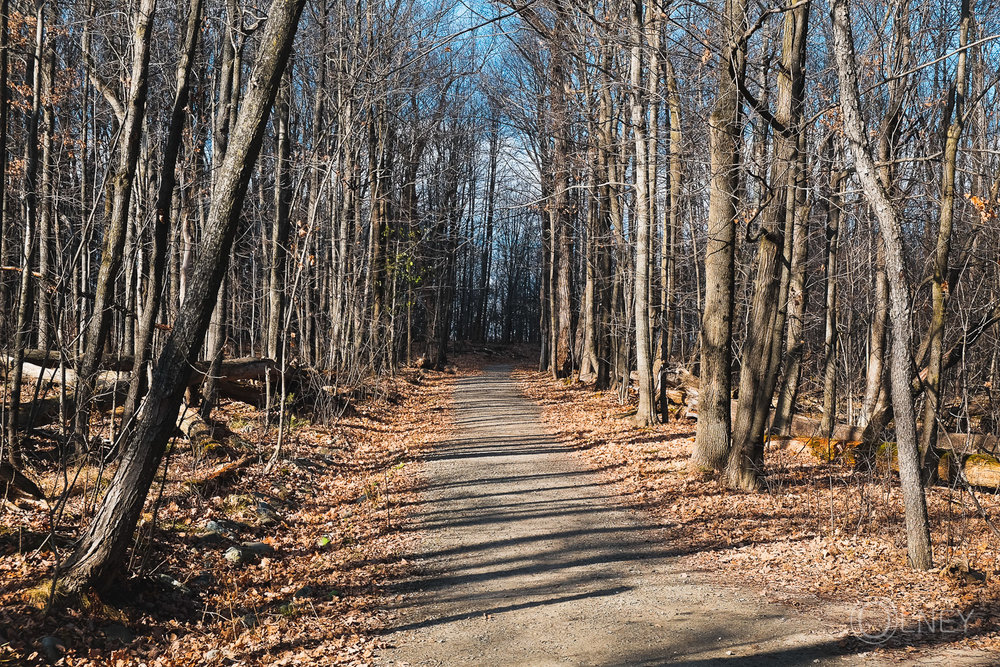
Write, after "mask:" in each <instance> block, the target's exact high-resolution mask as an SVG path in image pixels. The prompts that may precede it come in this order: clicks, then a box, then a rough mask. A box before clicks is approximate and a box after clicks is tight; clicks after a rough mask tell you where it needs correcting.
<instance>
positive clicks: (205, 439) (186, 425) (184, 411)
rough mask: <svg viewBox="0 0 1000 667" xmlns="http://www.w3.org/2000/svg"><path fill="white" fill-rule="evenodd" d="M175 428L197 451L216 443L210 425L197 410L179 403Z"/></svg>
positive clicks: (206, 448)
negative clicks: (179, 407)
mask: <svg viewBox="0 0 1000 667" xmlns="http://www.w3.org/2000/svg"><path fill="white" fill-rule="evenodd" d="M177 430H179V431H180V432H181V433H183V434H184V436H185V437H186V438H187V439H188V440H189V441H190V442H191V447H192V448H193V449H195V450H196V451H198V452H199V453H202V452H204V451H205V450H208V449H212V448H213V446H216V445H218V443H217V442H215V440H214V430H213V429H212V427H211V425H209V423H208V422H206V421H205V420H204V419H202V418H201V415H200V414H199V413H198V410H196V409H194V408H190V407H188V406H187V405H186V404H182V405H181V409H180V412H179V413H178V415H177Z"/></svg>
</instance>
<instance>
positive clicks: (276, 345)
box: [267, 69, 292, 364]
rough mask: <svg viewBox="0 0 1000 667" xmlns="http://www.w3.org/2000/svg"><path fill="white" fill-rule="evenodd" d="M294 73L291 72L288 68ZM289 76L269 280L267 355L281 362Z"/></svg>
mask: <svg viewBox="0 0 1000 667" xmlns="http://www.w3.org/2000/svg"><path fill="white" fill-rule="evenodd" d="M289 72H291V69H289ZM289 81H290V76H289V74H287V73H286V75H285V83H284V84H283V85H282V87H281V91H280V92H279V94H278V101H277V103H276V104H275V112H276V113H275V126H276V128H277V134H278V136H277V141H276V146H275V156H274V225H273V226H272V228H271V275H270V278H269V280H268V300H269V302H270V310H269V311H268V316H267V317H268V319H267V356H268V357H270V358H271V359H277V360H278V363H279V364H280V363H281V359H280V352H281V348H282V345H281V329H282V320H283V319H284V316H285V263H286V257H287V255H288V249H287V246H288V232H289V229H290V228H291V222H290V217H289V205H290V204H291V200H292V175H291V164H290V161H289V158H290V155H291V148H290V144H291V141H290V139H289V136H288V109H289V99H288V98H289V96H290V95H291V85H290V83H289Z"/></svg>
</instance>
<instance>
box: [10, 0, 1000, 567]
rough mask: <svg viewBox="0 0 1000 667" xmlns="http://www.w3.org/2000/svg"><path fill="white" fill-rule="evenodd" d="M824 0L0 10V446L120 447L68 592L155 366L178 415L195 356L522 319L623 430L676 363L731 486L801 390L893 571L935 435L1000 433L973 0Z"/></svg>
mask: <svg viewBox="0 0 1000 667" xmlns="http://www.w3.org/2000/svg"><path fill="white" fill-rule="evenodd" d="M300 5H302V3H301V2H298V1H292V0H276V1H275V4H274V8H273V12H274V13H276V15H277V14H280V15H281V16H284V17H285V18H287V19H289V20H291V19H290V17H291V16H292V15H293V14H295V15H296V16H297V12H299V10H300V9H301V7H300ZM833 8H834V9H835V10H836V12H842V13H843V18H842V20H841V22H840V23H839V24H837V23H833V22H831V21H829V20H828V17H827V16H826V15H825V14H823V13H822V12H821V11H820V8H819V6H818V5H815V4H814V3H810V2H791V1H789V2H785V1H784V0H776V1H775V2H771V3H764V4H757V5H751V4H750V3H747V2H745V1H744V0H719V2H716V3H709V4H708V5H705V4H698V3H687V2H680V3H675V4H671V5H669V6H663V5H657V4H654V3H643V2H641V0H602V1H599V2H598V1H595V2H589V3H580V2H576V3H569V2H564V1H563V0H544V1H542V2H536V3H532V4H524V3H506V2H498V3H495V5H494V6H493V7H492V9H491V10H490V11H493V12H495V13H493V14H489V13H488V12H487V14H488V15H485V16H481V17H475V16H472V15H471V14H469V12H468V11H466V10H460V9H459V8H458V7H457V6H456V5H453V4H450V3H449V2H447V1H445V0H442V1H441V2H434V3H424V2H416V1H415V0H405V1H403V2H392V3H386V2H382V1H381V0H365V1H364V2H359V3H348V4H338V3H325V2H317V1H316V0H305V3H304V9H301V18H300V19H296V20H295V21H293V23H295V24H297V26H298V27H297V30H295V31H294V32H295V34H296V35H297V37H295V39H294V46H292V47H289V48H291V54H290V55H289V56H288V58H289V63H290V65H289V67H288V68H285V67H284V66H283V65H282V62H283V57H282V58H281V59H280V60H281V61H282V62H278V61H273V62H272V61H271V60H269V59H268V57H269V56H270V55H272V54H273V55H280V53H279V50H274V49H272V50H268V49H267V48H265V47H264V46H263V45H264V41H263V40H265V38H266V36H267V35H270V34H271V33H270V32H268V31H270V30H272V27H273V26H272V23H269V22H268V23H266V22H265V21H264V19H263V18H262V17H261V16H260V11H259V10H258V8H257V7H256V5H249V4H246V3H243V2H241V1H240V0H187V1H182V0H158V1H157V2H155V3H154V2H153V0H142V1H140V2H136V3H134V6H127V7H126V6H124V5H121V4H120V3H110V2H107V1H106V0H87V1H86V2H82V3H76V4H69V5H65V6H63V5H60V6H59V7H58V8H57V7H56V6H55V5H54V4H53V3H51V2H49V1H48V0H37V1H36V0H0V167H3V168H0V177H2V180H0V223H2V224H0V348H2V350H0V352H2V357H0V366H2V368H3V378H4V381H5V384H4V387H5V393H4V409H3V412H2V417H3V426H4V428H3V443H2V444H3V457H4V458H5V459H6V460H7V461H8V465H7V468H5V469H6V470H8V471H19V472H23V471H25V470H26V469H27V468H30V467H31V466H32V465H33V464H34V463H36V462H37V461H39V460H41V455H42V453H43V451H44V452H45V454H46V456H49V455H52V454H53V453H54V455H55V458H57V459H59V460H60V465H65V466H69V465H71V464H73V463H76V464H81V463H82V462H85V461H88V460H92V461H95V460H98V459H100V460H106V459H113V458H115V457H122V458H120V459H118V461H119V463H120V465H119V467H118V470H119V478H116V481H115V483H114V485H113V487H112V488H114V489H116V491H115V492H114V493H109V494H108V496H107V498H105V500H104V505H102V507H104V506H106V507H107V509H102V511H101V514H100V515H99V516H100V520H99V521H97V520H95V522H94V523H93V527H92V528H90V529H88V533H87V537H86V538H85V540H84V548H83V550H82V551H80V552H78V554H77V556H76V557H75V558H74V560H73V561H72V563H73V564H72V567H71V569H70V570H69V572H70V573H71V577H72V580H73V581H74V582H77V583H78V584H79V585H81V586H82V585H85V584H86V583H87V582H105V581H106V576H107V575H108V573H109V572H110V570H109V569H108V568H107V565H106V563H109V562H114V561H115V560H116V559H117V558H119V557H120V555H121V553H122V551H121V550H122V549H125V548H127V543H128V541H129V538H130V537H131V532H132V529H133V528H134V519H133V518H132V517H133V515H135V512H137V511H138V510H137V509H136V508H137V507H138V508H141V506H142V502H143V501H144V500H145V492H144V484H146V481H145V480H146V479H147V478H148V477H149V476H150V475H152V474H153V472H155V469H156V466H157V465H159V462H160V458H159V454H158V453H157V452H159V451H161V450H160V448H162V447H163V444H164V442H165V440H164V438H166V437H168V436H169V434H170V430H171V428H172V422H171V420H172V419H173V418H174V416H175V415H173V414H170V413H171V412H172V411H174V410H175V409H176V407H177V406H176V405H175V402H176V401H180V400H181V399H180V398H178V397H179V396H181V394H179V393H177V390H178V387H181V385H183V389H184V393H186V395H185V396H183V397H182V398H183V401H184V404H185V405H187V406H188V407H191V408H195V407H197V408H199V409H200V415H201V417H202V418H204V419H209V420H210V419H211V417H212V414H213V408H214V406H215V405H216V397H217V396H225V395H226V394H227V392H229V394H230V395H234V394H236V393H238V392H237V391H236V389H237V388H234V386H233V384H232V383H229V382H227V381H226V378H225V377H222V373H221V371H220V369H222V368H223V367H227V366H225V364H226V363H228V362H226V359H227V358H234V357H254V358H258V359H266V360H268V361H266V362H262V363H263V364H264V366H262V367H265V366H266V367H267V368H273V367H274V364H277V365H280V366H281V367H283V368H286V369H287V368H296V369H298V370H299V371H301V372H302V373H303V374H306V375H308V377H309V378H310V382H311V383H312V385H314V386H315V387H330V386H333V385H338V384H344V383H356V382H359V381H363V380H364V379H365V378H368V377H370V376H371V374H373V373H383V372H384V373H391V372H393V371H394V369H396V368H398V367H399V366H400V365H401V364H404V363H409V362H414V361H416V360H417V359H418V358H422V359H423V362H424V363H426V364H428V365H431V366H442V365H443V364H444V363H445V362H446V359H447V356H448V354H449V352H450V350H451V349H452V348H451V346H452V344H453V342H454V341H475V342H476V343H484V344H489V343H493V342H503V343H518V342H536V341H537V342H540V343H541V345H540V354H539V367H540V368H541V369H543V370H546V371H548V372H550V373H552V374H553V375H554V376H555V377H559V378H573V377H578V376H576V374H577V373H579V376H582V377H583V378H584V379H592V380H593V382H594V385H595V387H596V388H598V389H600V390H615V391H617V393H618V396H619V397H620V399H621V400H622V402H623V403H624V402H629V401H631V400H632V399H633V396H632V392H633V390H637V391H636V394H637V396H635V398H637V399H638V402H637V409H636V414H635V419H636V421H637V422H638V423H639V424H642V425H649V424H652V423H654V422H656V421H657V420H666V419H669V418H670V416H671V405H670V402H669V396H668V393H669V392H668V391H667V389H668V387H667V378H668V376H669V375H671V374H672V373H676V372H677V369H678V367H680V366H684V367H686V368H687V369H688V370H690V371H692V372H694V374H695V375H697V376H698V377H699V380H700V386H699V387H698V391H699V406H698V410H699V415H698V417H699V419H698V425H697V432H696V438H695V446H694V452H693V456H692V460H691V464H692V466H693V467H694V468H696V469H698V470H701V471H703V472H705V473H707V474H719V475H720V476H721V478H722V479H723V480H724V483H726V484H727V485H728V486H730V487H732V488H735V489H743V490H755V489H759V488H762V487H763V485H764V484H765V483H766V474H767V461H766V460H765V442H766V439H767V438H768V437H769V433H771V432H772V431H787V430H788V429H789V428H791V425H792V423H793V420H794V418H795V413H796V411H798V410H802V409H803V408H804V407H805V408H808V409H809V410H811V411H815V412H821V413H822V414H821V417H822V422H821V424H822V426H821V431H822V435H825V436H830V435H833V434H834V432H835V427H836V426H837V425H838V424H844V423H848V424H856V425H859V426H864V427H866V429H867V430H866V433H865V439H866V441H867V444H866V446H867V448H868V449H869V450H871V449H873V448H875V447H877V446H878V444H879V443H881V442H883V441H884V440H886V439H889V440H890V441H896V442H898V447H897V449H898V450H899V452H900V455H901V459H900V461H901V465H900V469H901V470H902V471H903V475H902V476H903V482H904V485H905V488H906V494H907V508H908V509H907V516H908V522H909V523H908V525H909V526H910V536H911V546H913V550H911V560H912V561H913V563H914V564H915V565H917V566H924V565H926V564H927V563H928V562H929V560H927V559H928V558H929V555H928V554H929V551H927V550H926V549H925V548H924V547H923V546H920V544H919V543H920V540H921V539H922V538H921V533H920V529H919V525H920V524H921V522H922V521H923V520H922V519H921V518H920V511H919V498H920V497H921V494H920V480H921V476H922V478H923V479H924V480H926V479H927V478H928V477H929V476H930V475H931V474H932V471H933V468H934V466H933V465H932V464H933V462H934V451H935V444H936V438H937V436H938V435H939V433H940V432H941V430H943V429H952V430H968V429H973V428H978V429H979V430H982V431H984V432H993V431H994V430H995V428H996V427H995V424H997V423H1000V414H997V413H998V412H1000V407H997V406H1000V400H998V397H997V396H996V392H995V387H997V386H998V383H1000V353H998V352H997V349H1000V346H998V345H997V342H998V341H997V325H998V321H1000V309H998V307H997V304H996V301H997V294H998V293H1000V271H998V270H997V265H996V262H994V261H992V260H991V259H990V255H989V253H990V249H991V248H994V247H996V245H997V243H998V241H1000V225H998V224H997V219H998V218H997V210H998V193H1000V179H998V178H997V176H996V173H997V171H998V160H1000V157H998V156H1000V146H998V142H1000V126H998V124H1000V120H998V119H997V118H996V114H990V113H989V110H990V109H991V108H992V107H993V106H995V102H996V100H997V85H998V77H997V75H996V74H995V71H996V70H997V67H996V64H997V63H998V62H1000V51H998V48H1000V47H998V44H1000V42H998V41H997V40H995V39H994V38H995V37H996V35H997V34H998V31H1000V25H998V21H1000V19H998V16H1000V14H998V13H997V12H996V11H993V10H995V7H993V5H991V4H990V2H989V0H984V1H982V2H975V1H973V0H967V1H964V2H963V3H959V4H957V5H954V6H953V5H947V4H945V5H942V4H941V3H937V4H935V3H930V2H925V1H924V0H906V1H905V2H904V1H902V0H892V1H891V2H888V1H887V2H876V3H874V4H873V5H871V7H870V11H868V12H865V13H861V12H855V13H854V16H853V18H850V19H849V18H848V12H847V11H846V5H844V4H843V3H842V2H837V3H833ZM479 9H481V10H483V11H484V12H485V11H486V8H485V7H480V8H479ZM848 29H849V30H848ZM845 30H847V33H844V31H845ZM282 34H285V33H282ZM290 34H291V33H288V34H287V35H285V36H287V38H288V40H289V44H291V40H292V38H291V36H290ZM834 38H836V39H834ZM834 44H840V46H839V47H838V49H834V48H833V45H834ZM256 54H264V55H261V56H257V55H256ZM265 56H268V57H265ZM268 63H270V65H269V64H268ZM272 65H273V68H274V69H273V71H271V73H270V74H268V75H267V76H265V75H264V74H262V72H263V69H262V68H264V67H265V66H267V67H270V66H272ZM851 66H853V69H854V72H855V74H854V78H855V79H856V81H855V83H853V84H852V83H850V80H851V74H850V71H849V70H850V67H851ZM845 67H846V68H845ZM260 77H264V79H266V82H265V81H264V80H263V79H261V78H260ZM275 77H277V78H275ZM282 77H283V78H282ZM272 83H273V85H274V88H273V90H272V89H271V86H272ZM845 85H846V88H844V86H845ZM255 86H263V88H256V87H255ZM845 90H846V91H847V93H850V92H851V91H856V92H857V97H858V100H857V104H854V103H853V102H852V101H851V99H850V97H851V96H850V94H845V92H844V91H845ZM265 93H266V94H265ZM271 97H274V98H275V99H276V100H277V103H276V104H274V105H273V108H272V105H271V102H270V100H271ZM251 139H252V141H251V143H250V144H247V143H246V142H247V141H250V140H251ZM866 156H867V157H866ZM869 162H870V164H869ZM227 165H228V166H227ZM233 179H236V180H233ZM873 179H874V180H873ZM241 183H242V185H241ZM243 189H245V192H244V191H243ZM226 202H228V203H226ZM220 230H222V231H220ZM206 299H208V300H211V301H212V303H211V309H210V310H211V313H212V315H211V318H210V322H209V323H208V324H206V325H205V326H206V327H207V332H201V333H199V331H201V325H202V320H203V317H207V316H206V315H205V308H203V306H205V302H206ZM205 307H207V306H205ZM203 337H205V338H206V339H207V340H206V342H205V344H202V342H203V341H202V338H203ZM182 360H183V364H186V368H187V369H188V371H189V370H190V367H191V365H192V364H197V370H198V373H193V374H191V377H192V378H194V379H191V378H187V375H188V371H185V370H183V369H182V368H181V365H182ZM268 364H270V365H268ZM42 367H45V368H47V369H48V370H45V368H42ZM213 368H214V370H213ZM110 371H114V372H125V373H130V375H122V376H113V375H109V374H108V372H110ZM262 377H263V378H264V379H265V380H266V386H265V388H264V390H263V391H261V392H260V394H261V395H260V396H259V397H248V396H247V395H246V392H244V393H243V394H241V397H242V398H243V399H244V400H254V401H256V402H258V403H259V404H260V405H261V406H262V407H265V408H267V409H268V410H270V411H273V409H274V408H277V409H278V411H279V412H280V413H281V414H282V415H283V414H284V413H283V412H282V411H283V410H284V407H285V406H286V404H287V401H285V400H282V397H281V396H279V395H278V394H280V393H281V391H282V389H281V387H282V386H283V385H281V384H280V383H275V382H274V380H275V378H277V377H278V376H277V375H274V374H273V373H271V372H270V371H265V372H264V373H263V376H262ZM282 377H287V375H284V374H283V375H282ZM200 378H204V379H205V381H204V382H202V381H201V380H200ZM126 387H127V391H126ZM286 389H287V387H286ZM328 396H329V393H326V392H324V391H316V392H315V396H314V397H313V398H314V399H315V400H316V402H317V404H318V407H317V413H322V412H323V410H324V407H323V406H324V401H329V399H328ZM814 401H815V402H814ZM657 402H659V403H658V404H657ZM122 404H124V409H123V410H121V411H117V410H114V408H117V407H118V406H121V405H122ZM156 406H160V407H156ZM918 415H920V416H921V419H920V420H919V422H918V420H917V416H918ZM894 418H895V420H894ZM279 420H280V418H279ZM907 424H910V425H909V426H908V425H907ZM140 443H142V444H140ZM914 451H915V452H916V459H914V455H913V453H914ZM139 452H141V453H139ZM914 460H915V463H914ZM911 464H914V465H916V466H917V468H916V472H915V473H914V468H913V466H912V465H911ZM29 472H30V471H29ZM6 476H7V477H13V472H10V474H7V475H6ZM129 489H130V491H128V493H126V491H125V490H129ZM129 493H131V494H132V495H131V496H129V497H128V498H126V495H128V494H129ZM136 516H137V515H136ZM118 522H121V523H120V524H119V523H118ZM130 522H131V524H130ZM112 525H114V526H115V527H114V531H117V532H114V536H115V537H114V539H111V540H109V541H108V544H109V546H108V548H107V549H104V547H101V548H98V547H97V546H96V545H98V544H99V543H102V542H103V538H102V537H101V536H102V535H103V536H108V535H111V533H109V532H108V531H110V530H112V529H111V526H112ZM102 531H103V532H102ZM112 543H113V546H110V545H112ZM122 545H125V546H122ZM112 551H113V552H114V553H112ZM93 563H104V564H101V565H95V564H93Z"/></svg>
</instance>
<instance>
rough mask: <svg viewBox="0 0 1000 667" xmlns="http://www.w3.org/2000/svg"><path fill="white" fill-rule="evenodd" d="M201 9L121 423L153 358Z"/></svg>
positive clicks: (165, 173) (176, 109) (175, 110)
mask: <svg viewBox="0 0 1000 667" xmlns="http://www.w3.org/2000/svg"><path fill="white" fill-rule="evenodd" d="M201 7H202V0H192V2H191V7H190V9H189V11H188V20H187V26H186V31H185V35H184V47H183V50H182V51H181V57H180V60H179V61H178V63H177V89H176V91H175V92H174V102H173V107H172V109H171V112H170V127H169V128H168V129H167V138H166V140H165V141H164V143H163V164H162V166H161V168H160V185H159V188H158V189H157V192H156V204H155V211H154V216H155V217H154V226H153V248H152V256H151V258H150V271H149V282H148V284H147V285H146V299H145V305H144V306H143V311H142V319H141V321H140V322H139V332H138V335H137V336H136V345H135V365H134V366H133V368H132V381H131V382H130V384H129V388H128V398H127V399H126V401H125V409H124V412H123V413H122V424H128V423H129V422H130V421H131V419H132V416H133V415H134V414H135V411H136V408H137V407H138V404H139V397H140V395H141V394H142V393H143V392H144V391H145V388H146V365H147V363H148V362H149V360H150V358H151V357H152V353H153V350H152V343H153V330H154V328H155V324H156V320H157V317H158V313H159V311H160V304H161V303H162V301H163V291H164V273H165V272H166V263H167V240H168V237H169V234H170V226H171V224H170V223H171V221H170V213H171V210H172V208H173V202H174V186H175V185H176V184H177V159H178V156H179V155H180V149H181V143H182V141H183V132H184V119H185V117H186V116H187V110H186V108H187V104H188V97H189V92H190V83H189V82H190V78H191V66H192V63H193V62H194V55H195V48H196V47H197V44H198V34H199V33H200V32H201ZM123 431H124V429H123Z"/></svg>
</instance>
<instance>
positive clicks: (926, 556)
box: [831, 0, 933, 570]
mask: <svg viewBox="0 0 1000 667" xmlns="http://www.w3.org/2000/svg"><path fill="white" fill-rule="evenodd" d="M847 1H848V0H832V2H831V15H832V19H833V37H834V49H833V51H834V57H835V60H836V64H837V78H838V80H839V83H840V98H841V111H842V113H843V117H844V131H845V133H846V135H847V138H848V143H849V145H850V147H851V153H852V155H853V157H854V164H855V168H856V170H857V174H858V179H859V180H860V181H861V185H862V187H863V189H864V194H865V198H866V199H867V200H868V203H869V205H870V206H871V207H872V209H874V211H875V215H876V217H877V218H878V221H879V226H880V228H881V233H882V238H883V240H884V241H885V249H886V270H887V276H889V277H890V278H891V280H890V281H889V290H890V318H891V322H892V336H893V345H892V356H891V371H890V375H891V381H892V405H893V412H894V413H895V418H896V442H897V450H898V452H899V477H900V481H901V484H902V490H903V504H904V508H905V521H906V543H907V552H908V554H909V561H910V565H911V566H913V567H914V568H916V569H919V570H927V569H930V568H931V567H932V565H933V561H932V556H931V541H930V524H929V523H928V520H927V501H926V498H925V497H924V488H923V485H922V483H921V480H920V461H919V452H918V450H917V433H916V416H915V413H914V408H913V395H912V394H911V392H910V378H911V367H910V339H911V338H912V324H911V322H910V294H909V288H908V287H907V281H906V272H905V264H904V259H903V253H904V251H903V243H902V238H901V227H900V222H899V218H898V217H897V214H896V211H895V209H894V208H893V205H892V202H891V201H890V200H889V195H888V193H887V192H886V189H885V187H884V186H883V184H882V182H881V180H879V177H878V173H877V171H876V166H875V161H874V159H872V153H871V149H870V147H869V145H868V134H867V130H866V128H865V122H864V117H863V116H862V115H861V103H860V100H859V94H858V74H857V65H856V63H855V55H854V37H853V35H852V34H851V33H852V30H851V23H850V15H849V10H848V5H847Z"/></svg>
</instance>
